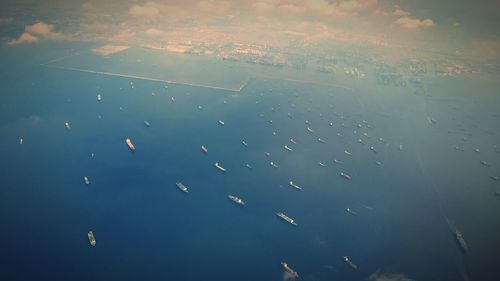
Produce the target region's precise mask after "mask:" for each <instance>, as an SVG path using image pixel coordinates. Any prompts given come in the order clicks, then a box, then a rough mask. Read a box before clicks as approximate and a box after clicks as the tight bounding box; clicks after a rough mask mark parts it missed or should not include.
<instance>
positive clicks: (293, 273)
mask: <svg viewBox="0 0 500 281" xmlns="http://www.w3.org/2000/svg"><path fill="white" fill-rule="evenodd" d="M281 265H282V266H283V269H285V271H286V272H287V273H289V274H290V275H291V276H292V278H299V274H298V273H297V271H295V270H293V269H292V268H291V267H290V266H289V265H288V264H287V263H286V262H282V263H281ZM284 279H285V278H284Z"/></svg>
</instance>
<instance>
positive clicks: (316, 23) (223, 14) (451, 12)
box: [0, 0, 500, 58]
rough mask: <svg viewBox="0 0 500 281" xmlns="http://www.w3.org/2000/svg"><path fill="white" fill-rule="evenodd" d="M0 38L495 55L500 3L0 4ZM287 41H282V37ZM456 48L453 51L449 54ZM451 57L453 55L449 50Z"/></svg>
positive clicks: (160, 0)
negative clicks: (320, 44)
mask: <svg viewBox="0 0 500 281" xmlns="http://www.w3.org/2000/svg"><path fill="white" fill-rule="evenodd" d="M2 3H3V4H1V5H2V7H1V9H0V10H1V11H0V32H1V39H2V40H3V41H4V42H5V43H7V44H10V45H16V44H24V43H31V44H36V43H37V42H40V41H42V40H77V41H96V42H101V41H105V42H109V41H111V42H113V41H116V42H121V43H124V42H125V43H128V44H141V43H144V42H155V41H158V42H159V41H163V40H171V41H172V40H177V41H196V40H201V41H207V42H226V41H228V42H229V41H233V42H238V41H241V42H243V43H252V42H253V43H256V44H270V45H273V44H275V45H280V44H283V42H284V41H285V40H284V38H285V37H286V36H288V35H290V34H295V35H297V36H303V37H304V38H305V40H308V41H310V42H317V41H322V40H323V41H325V40H332V42H334V41H339V42H354V43H356V44H360V45H362V44H365V45H369V44H375V45H379V46H384V45H387V46H404V47H407V46H414V45H420V46H427V47H428V48H430V49H432V48H435V49H439V50H440V51H441V50H443V49H449V51H450V52H455V51H460V52H463V53H469V54H471V55H475V56H485V57H486V56H488V57H495V58H496V57H498V56H499V54H498V52H499V49H500V38H499V30H500V29H499V28H500V20H499V18H500V17H499V16H498V13H499V11H500V1H497V0H482V1H464V0H439V1H436V0H270V1H254V0H235V1H223V0H206V1H198V0H184V1H180V0H156V1H117V0H115V1H93V0H91V1H68V0H64V1H57V0H48V1H47V0H46V1H18V0H16V1H13V0H9V1H2ZM286 38H288V37H286ZM453 49H457V50H453ZM457 53H458V52H457Z"/></svg>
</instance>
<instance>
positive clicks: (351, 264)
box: [343, 256, 358, 270]
mask: <svg viewBox="0 0 500 281" xmlns="http://www.w3.org/2000/svg"><path fill="white" fill-rule="evenodd" d="M343 260H344V262H345V263H347V265H349V266H350V267H351V268H352V269H354V270H356V269H358V266H357V265H356V264H354V263H353V262H352V261H351V260H350V259H349V257H348V256H344V257H343Z"/></svg>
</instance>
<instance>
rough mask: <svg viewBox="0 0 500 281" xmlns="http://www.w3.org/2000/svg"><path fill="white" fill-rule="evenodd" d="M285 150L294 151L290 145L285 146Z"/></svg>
mask: <svg viewBox="0 0 500 281" xmlns="http://www.w3.org/2000/svg"><path fill="white" fill-rule="evenodd" d="M284 147H285V149H286V150H288V151H293V149H291V148H290V147H288V145H286V144H285V146H284Z"/></svg>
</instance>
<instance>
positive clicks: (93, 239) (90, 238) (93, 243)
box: [87, 231, 97, 246]
mask: <svg viewBox="0 0 500 281" xmlns="http://www.w3.org/2000/svg"><path fill="white" fill-rule="evenodd" d="M87 237H88V238H89V242H90V245H92V246H95V244H96V243H97V242H96V241H95V237H94V233H93V232H92V231H89V233H87Z"/></svg>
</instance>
